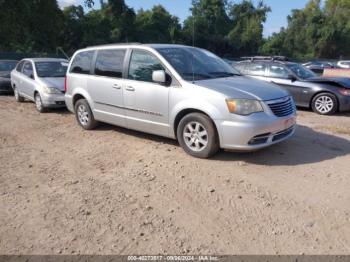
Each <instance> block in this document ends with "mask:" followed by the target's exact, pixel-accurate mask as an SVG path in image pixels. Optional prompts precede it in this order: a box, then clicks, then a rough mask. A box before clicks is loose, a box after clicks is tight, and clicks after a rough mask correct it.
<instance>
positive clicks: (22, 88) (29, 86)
mask: <svg viewBox="0 0 350 262" xmlns="http://www.w3.org/2000/svg"><path fill="white" fill-rule="evenodd" d="M20 83H21V84H20V85H19V87H18V88H19V89H18V90H19V92H20V93H22V94H24V95H25V96H26V97H27V98H29V99H34V90H35V80H34V70H33V65H32V62H30V61H27V62H25V64H24V66H23V70H22V74H21V80H20Z"/></svg>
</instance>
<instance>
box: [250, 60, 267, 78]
mask: <svg viewBox="0 0 350 262" xmlns="http://www.w3.org/2000/svg"><path fill="white" fill-rule="evenodd" d="M245 72H246V74H247V75H252V76H265V72H266V64H264V63H248V64H247V66H246V69H245Z"/></svg>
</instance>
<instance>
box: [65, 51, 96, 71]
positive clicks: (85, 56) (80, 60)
mask: <svg viewBox="0 0 350 262" xmlns="http://www.w3.org/2000/svg"><path fill="white" fill-rule="evenodd" d="M93 56H94V51H85V52H80V53H79V54H77V55H76V56H75V57H74V60H73V62H72V65H71V67H70V72H71V73H77V74H90V68H91V61H92V58H93Z"/></svg>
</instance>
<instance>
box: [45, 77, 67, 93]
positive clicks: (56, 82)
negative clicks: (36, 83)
mask: <svg viewBox="0 0 350 262" xmlns="http://www.w3.org/2000/svg"><path fill="white" fill-rule="evenodd" d="M40 81H41V82H43V84H45V85H46V86H47V87H56V88H58V89H59V90H61V91H64V77H40Z"/></svg>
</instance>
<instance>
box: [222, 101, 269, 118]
mask: <svg viewBox="0 0 350 262" xmlns="http://www.w3.org/2000/svg"><path fill="white" fill-rule="evenodd" d="M226 104H227V108H228V111H230V113H233V114H237V115H243V116H247V115H251V114H253V113H257V112H264V109H263V107H262V105H261V104H260V102H259V101H258V100H250V99H226Z"/></svg>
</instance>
